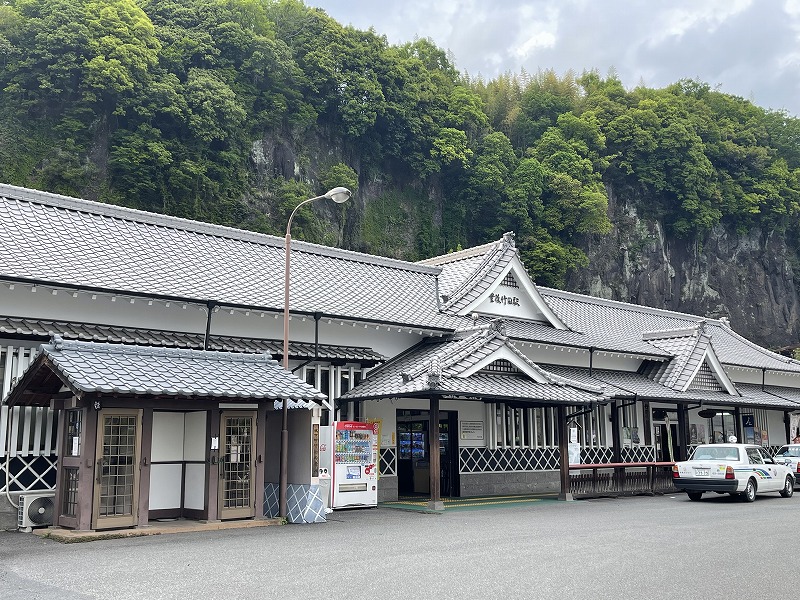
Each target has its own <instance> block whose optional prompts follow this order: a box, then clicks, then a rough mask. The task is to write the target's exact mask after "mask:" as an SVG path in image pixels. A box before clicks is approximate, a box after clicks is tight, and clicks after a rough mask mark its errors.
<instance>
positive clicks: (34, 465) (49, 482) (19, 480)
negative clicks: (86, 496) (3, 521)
mask: <svg viewBox="0 0 800 600" xmlns="http://www.w3.org/2000/svg"><path fill="white" fill-rule="evenodd" d="M57 461H58V458H57V457H56V456H18V457H15V458H10V459H3V460H0V492H5V491H6V467H7V466H8V465H9V463H10V472H9V475H8V479H9V481H8V483H9V486H8V488H9V491H10V492H27V491H30V490H52V489H53V488H55V486H56V462H57Z"/></svg>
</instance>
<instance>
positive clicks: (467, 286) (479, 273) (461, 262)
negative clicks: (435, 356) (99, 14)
mask: <svg viewBox="0 0 800 600" xmlns="http://www.w3.org/2000/svg"><path fill="white" fill-rule="evenodd" d="M479 250H480V251H482V252H483V254H482V256H480V261H479V262H476V261H475V260H474V259H470V260H468V261H467V260H466V259H460V257H459V256H458V254H457V255H456V256H452V255H445V256H443V257H438V258H437V259H431V260H429V261H422V262H423V264H435V265H437V266H441V267H442V275H443V276H444V277H443V278H442V276H440V289H439V293H440V294H447V295H448V299H447V300H446V301H445V302H444V304H443V306H442V309H443V310H445V311H447V312H452V313H459V312H463V311H464V310H465V309H466V308H467V307H469V306H470V304H472V303H473V302H474V301H475V300H477V299H478V298H479V297H480V295H481V294H483V293H484V292H485V291H486V290H487V289H489V288H490V287H491V286H492V285H493V284H494V283H495V282H496V281H497V279H498V277H499V276H500V274H501V273H502V272H503V270H504V269H505V268H506V267H507V266H508V263H510V262H511V260H512V259H513V258H514V257H515V256H516V255H517V250H516V248H515V247H514V240H513V234H510V233H507V234H505V235H504V236H503V238H502V239H501V240H499V241H497V242H493V243H491V244H485V245H484V246H480V247H478V248H473V249H471V250H470V251H469V255H470V256H474V254H475V253H476V251H479ZM448 259H449V260H448ZM468 265H469V266H468ZM470 268H471V270H470ZM459 278H460V282H459V281H458V279H459ZM442 281H444V282H445V287H446V288H447V291H443V290H442V289H441V288H442Z"/></svg>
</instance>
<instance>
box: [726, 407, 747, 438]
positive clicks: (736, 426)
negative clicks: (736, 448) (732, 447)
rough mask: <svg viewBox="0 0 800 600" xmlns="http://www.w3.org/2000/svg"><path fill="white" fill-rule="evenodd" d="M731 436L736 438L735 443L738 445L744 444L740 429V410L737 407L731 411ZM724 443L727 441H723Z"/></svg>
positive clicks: (742, 433)
mask: <svg viewBox="0 0 800 600" xmlns="http://www.w3.org/2000/svg"><path fill="white" fill-rule="evenodd" d="M733 434H734V435H735V436H736V441H737V442H739V443H740V444H741V443H743V442H744V432H743V429H742V409H741V407H739V406H736V407H734V409H733ZM725 441H726V442H727V441H728V440H725Z"/></svg>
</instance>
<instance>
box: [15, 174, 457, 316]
mask: <svg viewBox="0 0 800 600" xmlns="http://www.w3.org/2000/svg"><path fill="white" fill-rule="evenodd" d="M0 247H1V248H4V249H16V251H4V252H1V253H0V275H8V276H13V277H18V278H29V279H38V280H44V281H48V282H54V283H62V284H66V285H74V286H90V287H99V288H105V289H112V290H120V291H130V292H136V293H141V294H157V295H165V296H177V297H182V298H189V299H198V300H206V299H210V300H216V301H218V302H221V303H227V304H234V305H244V306H255V307H265V308H282V307H283V282H284V277H283V264H284V254H285V250H284V240H283V238H277V237H274V236H268V235H261V234H256V233H251V232H246V231H240V230H236V229H231V228H228V227H221V226H215V225H208V224H205V223H198V222H195V221H189V220H185V219H177V218H174V217H167V216H163V215H155V214H152V213H145V212H142V211H135V210H131V209H125V208H121V207H116V206H108V205H103V204H99V203H96V202H89V201H86V200H79V199H74V198H68V197H64V196H57V195H54V194H46V193H43V192H36V191H34V190H24V189H22V188H15V187H13V186H7V185H0ZM23 249H24V251H23ZM291 264H292V270H291V271H292V296H291V303H290V307H291V310H294V311H304V312H307V313H312V312H323V313H325V314H327V315H332V316H339V317H351V318H354V319H364V320H373V321H377V322H384V323H397V324H410V325H415V326H424V327H429V328H440V329H455V328H456V327H458V324H459V323H462V322H463V319H461V318H457V317H453V316H447V315H442V314H440V313H439V312H438V307H437V303H436V275H437V274H438V273H439V271H440V269H439V268H436V267H428V266H424V265H418V264H415V263H410V262H404V261H398V260H392V259H386V258H380V257H376V256H370V255H367V254H361V253H357V252H349V251H345V250H339V249H336V248H328V247H325V246H318V245H315V244H308V243H305V242H299V241H293V242H292V263H291Z"/></svg>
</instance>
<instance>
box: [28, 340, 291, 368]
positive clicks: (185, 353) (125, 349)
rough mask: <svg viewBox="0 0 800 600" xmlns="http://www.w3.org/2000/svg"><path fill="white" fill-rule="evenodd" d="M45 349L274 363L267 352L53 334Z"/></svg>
mask: <svg viewBox="0 0 800 600" xmlns="http://www.w3.org/2000/svg"><path fill="white" fill-rule="evenodd" d="M42 348H43V349H44V350H46V351H56V352H62V351H70V350H72V351H78V352H89V353H95V354H120V355H129V356H159V357H167V358H187V359H199V358H202V359H203V360H216V361H219V362H231V363H265V364H266V363H275V364H278V362H277V361H276V360H273V359H272V357H271V356H270V354H269V353H261V354H252V353H244V352H220V351H218V350H194V349H191V348H167V347H163V346H139V345H137V344H108V343H98V342H81V341H77V340H65V339H63V338H61V336H58V335H54V336H53V337H52V339H51V342H50V343H49V344H42Z"/></svg>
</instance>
